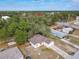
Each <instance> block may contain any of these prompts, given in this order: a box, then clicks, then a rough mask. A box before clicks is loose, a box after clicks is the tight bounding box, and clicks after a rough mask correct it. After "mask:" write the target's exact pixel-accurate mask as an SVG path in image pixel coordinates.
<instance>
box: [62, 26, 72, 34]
mask: <svg viewBox="0 0 79 59" xmlns="http://www.w3.org/2000/svg"><path fill="white" fill-rule="evenodd" d="M71 31H73V29H72V28H70V27H69V28H63V29H62V32H64V33H67V34H68V33H69V32H71Z"/></svg>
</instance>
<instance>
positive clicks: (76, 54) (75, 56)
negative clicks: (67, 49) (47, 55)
mask: <svg viewBox="0 0 79 59" xmlns="http://www.w3.org/2000/svg"><path fill="white" fill-rule="evenodd" d="M71 59H79V51H78V52H76V53H75V55H74V56H73V57H72V58H71Z"/></svg>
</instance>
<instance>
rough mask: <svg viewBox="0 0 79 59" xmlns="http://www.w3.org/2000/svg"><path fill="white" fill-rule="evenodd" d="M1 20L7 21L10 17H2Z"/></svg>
mask: <svg viewBox="0 0 79 59" xmlns="http://www.w3.org/2000/svg"><path fill="white" fill-rule="evenodd" d="M1 18H2V19H4V20H7V19H8V18H10V17H9V16H2V17H1Z"/></svg>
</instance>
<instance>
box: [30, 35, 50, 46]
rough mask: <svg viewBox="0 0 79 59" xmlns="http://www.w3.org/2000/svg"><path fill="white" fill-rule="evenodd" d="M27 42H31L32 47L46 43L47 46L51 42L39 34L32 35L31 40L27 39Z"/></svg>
mask: <svg viewBox="0 0 79 59" xmlns="http://www.w3.org/2000/svg"><path fill="white" fill-rule="evenodd" d="M29 41H30V42H32V43H33V44H34V45H35V44H37V43H42V42H46V43H47V44H49V43H50V42H51V41H50V40H49V39H48V38H46V37H44V36H42V35H39V34H37V35H34V36H33V37H32V38H31V39H29Z"/></svg>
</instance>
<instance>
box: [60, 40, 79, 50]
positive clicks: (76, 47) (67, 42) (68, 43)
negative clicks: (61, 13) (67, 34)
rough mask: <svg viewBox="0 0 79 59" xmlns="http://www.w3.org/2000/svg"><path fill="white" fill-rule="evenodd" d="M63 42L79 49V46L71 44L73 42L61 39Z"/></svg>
mask: <svg viewBox="0 0 79 59" xmlns="http://www.w3.org/2000/svg"><path fill="white" fill-rule="evenodd" d="M61 41H63V42H65V43H67V44H69V45H72V46H73V47H75V48H77V49H79V46H78V45H76V44H73V43H71V42H69V41H67V40H65V39H61Z"/></svg>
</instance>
